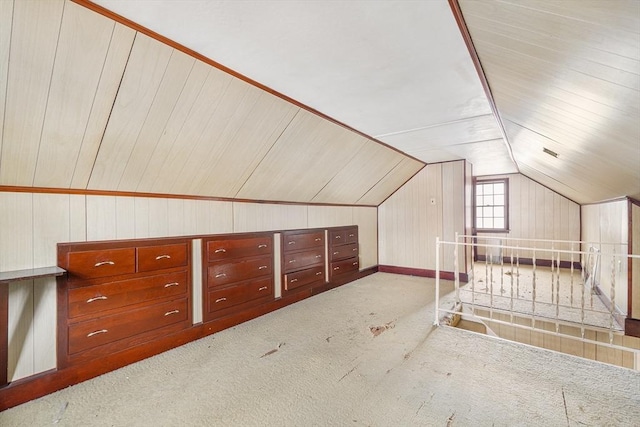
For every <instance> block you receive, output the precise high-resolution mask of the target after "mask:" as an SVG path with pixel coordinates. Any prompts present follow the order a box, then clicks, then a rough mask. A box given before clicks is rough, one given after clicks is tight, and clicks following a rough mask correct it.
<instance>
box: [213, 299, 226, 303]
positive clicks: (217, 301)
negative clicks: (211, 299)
mask: <svg viewBox="0 0 640 427" xmlns="http://www.w3.org/2000/svg"><path fill="white" fill-rule="evenodd" d="M226 300H227V299H226V298H218V299H217V300H216V304H217V303H219V302H222V301H226Z"/></svg>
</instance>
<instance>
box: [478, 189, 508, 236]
mask: <svg viewBox="0 0 640 427" xmlns="http://www.w3.org/2000/svg"><path fill="white" fill-rule="evenodd" d="M506 187H507V186H506V180H505V181H501V182H477V183H476V198H475V200H476V209H475V212H476V228H477V229H486V230H504V229H505V228H506V223H507V221H506V214H507V205H506Z"/></svg>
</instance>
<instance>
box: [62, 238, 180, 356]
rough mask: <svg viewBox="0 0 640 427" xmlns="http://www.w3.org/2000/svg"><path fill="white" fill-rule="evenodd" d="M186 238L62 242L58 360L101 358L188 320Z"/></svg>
mask: <svg viewBox="0 0 640 427" xmlns="http://www.w3.org/2000/svg"><path fill="white" fill-rule="evenodd" d="M190 248H191V245H190V240H188V239H145V240H129V241H118V242H86V243H61V244H58V265H59V266H61V267H62V268H64V269H65V270H67V275H66V276H65V277H60V278H59V279H58V350H57V351H58V365H59V366H61V367H66V366H70V365H74V364H79V363H86V362H89V361H95V360H99V359H100V358H101V357H105V356H109V355H111V354H113V353H116V352H118V351H123V350H127V349H130V348H132V347H136V346H139V345H143V344H144V343H147V342H149V341H152V340H154V339H157V338H159V337H164V336H166V335H167V334H170V333H174V332H178V331H180V330H183V329H186V328H189V327H190V326H191V323H192V322H191V319H192V317H191V303H190V301H191V263H190V259H191V256H190V253H191V250H190Z"/></svg>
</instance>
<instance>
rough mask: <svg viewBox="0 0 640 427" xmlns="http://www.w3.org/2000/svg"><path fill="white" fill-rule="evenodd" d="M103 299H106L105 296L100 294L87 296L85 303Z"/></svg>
mask: <svg viewBox="0 0 640 427" xmlns="http://www.w3.org/2000/svg"><path fill="white" fill-rule="evenodd" d="M103 299H107V297H105V296H104V295H100V296H97V297H93V298H89V299H88V300H87V303H90V302H94V301H99V300H103Z"/></svg>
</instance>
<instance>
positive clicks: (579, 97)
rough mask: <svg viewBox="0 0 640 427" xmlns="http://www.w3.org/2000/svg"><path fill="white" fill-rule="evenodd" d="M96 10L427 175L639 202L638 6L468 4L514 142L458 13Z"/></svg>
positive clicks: (602, 1)
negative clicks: (402, 156) (307, 110)
mask: <svg viewBox="0 0 640 427" xmlns="http://www.w3.org/2000/svg"><path fill="white" fill-rule="evenodd" d="M97 3H99V4H101V5H104V6H105V7H107V8H108V9H111V10H113V11H115V12H117V13H119V14H122V15H123V16H126V17H127V18H130V19H132V20H133V21H135V22H138V23H140V24H141V25H143V26H146V27H148V28H151V29H153V30H155V31H157V32H159V33H161V34H163V35H165V36H167V37H169V38H170V39H172V40H176V41H177V42H179V43H182V44H184V45H186V46H189V47H190V48H192V49H194V50H196V51H198V52H200V53H202V54H204V55H205V56H207V57H209V58H212V59H214V60H216V61H218V62H220V63H223V64H225V65H227V66H229V67H230V68H232V69H234V70H237V71H239V72H241V73H243V74H245V75H247V76H249V77H251V78H253V79H255V80H257V81H260V82H261V83H264V84H266V85H267V86H269V87H272V88H274V89H275V90H278V91H280V92H282V93H284V94H286V95H288V96H291V97H292V98H294V99H297V100H299V101H301V102H302V103H304V104H306V105H309V106H311V107H313V108H314V109H316V110H318V111H321V112H323V113H325V114H327V115H328V116H330V117H334V118H335V119H337V120H339V121H341V122H343V123H346V124H348V125H349V126H352V127H353V128H355V129H357V130H359V131H362V132H363V133H365V134H367V135H371V136H373V137H375V138H377V139H379V140H381V141H383V142H385V143H387V144H389V145H391V146H394V147H396V148H398V149H399V150H401V151H403V152H405V153H408V154H410V155H412V156H415V157H416V158H418V159H420V160H422V161H424V162H438V161H447V160H453V159H460V158H465V159H467V160H469V161H470V162H471V163H473V166H474V174H475V175H488V174H501V173H508V172H516V171H518V170H519V171H520V172H521V173H523V174H525V175H527V176H529V177H530V178H532V179H534V180H536V181H539V182H540V183H542V184H544V185H547V186H548V187H550V188H552V189H554V190H556V191H558V192H559V193H561V194H563V195H565V196H567V197H569V198H571V199H573V200H575V201H577V202H580V203H589V202H597V201H602V200H606V199H612V198H616V197H620V196H627V195H628V196H632V197H639V196H640V133H639V132H640V131H639V127H640V125H639V120H638V115H639V112H638V104H639V103H640V96H639V93H638V79H639V75H640V71H639V65H638V64H639V63H638V55H639V52H640V47H639V46H638V40H639V34H638V33H639V31H638V27H639V26H640V24H639V22H640V11H639V10H638V8H639V7H640V2H638V1H636V0H563V1H557V0H506V1H502V0H482V1H477V0H461V1H460V5H461V9H462V12H463V16H464V19H465V20H466V21H467V25H468V27H469V30H470V33H471V36H472V39H473V43H474V44H475V45H476V49H477V51H478V54H479V57H480V61H481V64H482V66H483V68H484V72H485V74H486V77H487V79H488V82H489V85H490V87H491V90H492V92H493V97H494V99H495V102H496V105H497V108H498V111H499V113H500V116H501V119H502V123H503V126H504V130H505V131H506V136H507V141H504V140H503V138H502V137H503V135H502V133H501V130H500V127H499V126H497V125H496V118H495V117H494V116H493V115H492V113H491V109H490V108H489V102H488V101H487V98H486V97H485V94H484V92H483V90H482V86H481V84H480V81H479V79H478V78H477V75H476V72H475V70H474V69H473V63H472V61H471V58H470V56H469V53H468V51H467V50H466V48H465V46H464V43H463V39H462V36H461V34H460V31H459V29H458V27H457V26H456V23H455V21H454V17H453V14H452V11H451V8H450V7H449V4H448V2H447V1H445V0H433V1H422V2H407V1H376V2H359V1H352V2H327V1H304V2H285V1H242V2H211V1H205V0H193V1H190V2H189V3H188V7H185V6H184V3H182V2H179V1H171V0H157V1H153V2H148V1H145V0H130V1H126V2H124V1H119V0H97ZM507 142H508V143H509V144H510V145H507ZM509 147H510V148H511V149H512V152H513V156H514V158H515V160H516V164H514V163H513V162H512V161H511V158H510V156H509V149H508V148H509ZM543 148H548V149H549V150H551V151H555V152H556V153H558V157H557V158H553V157H550V156H549V155H548V154H545V153H544V152H543Z"/></svg>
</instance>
